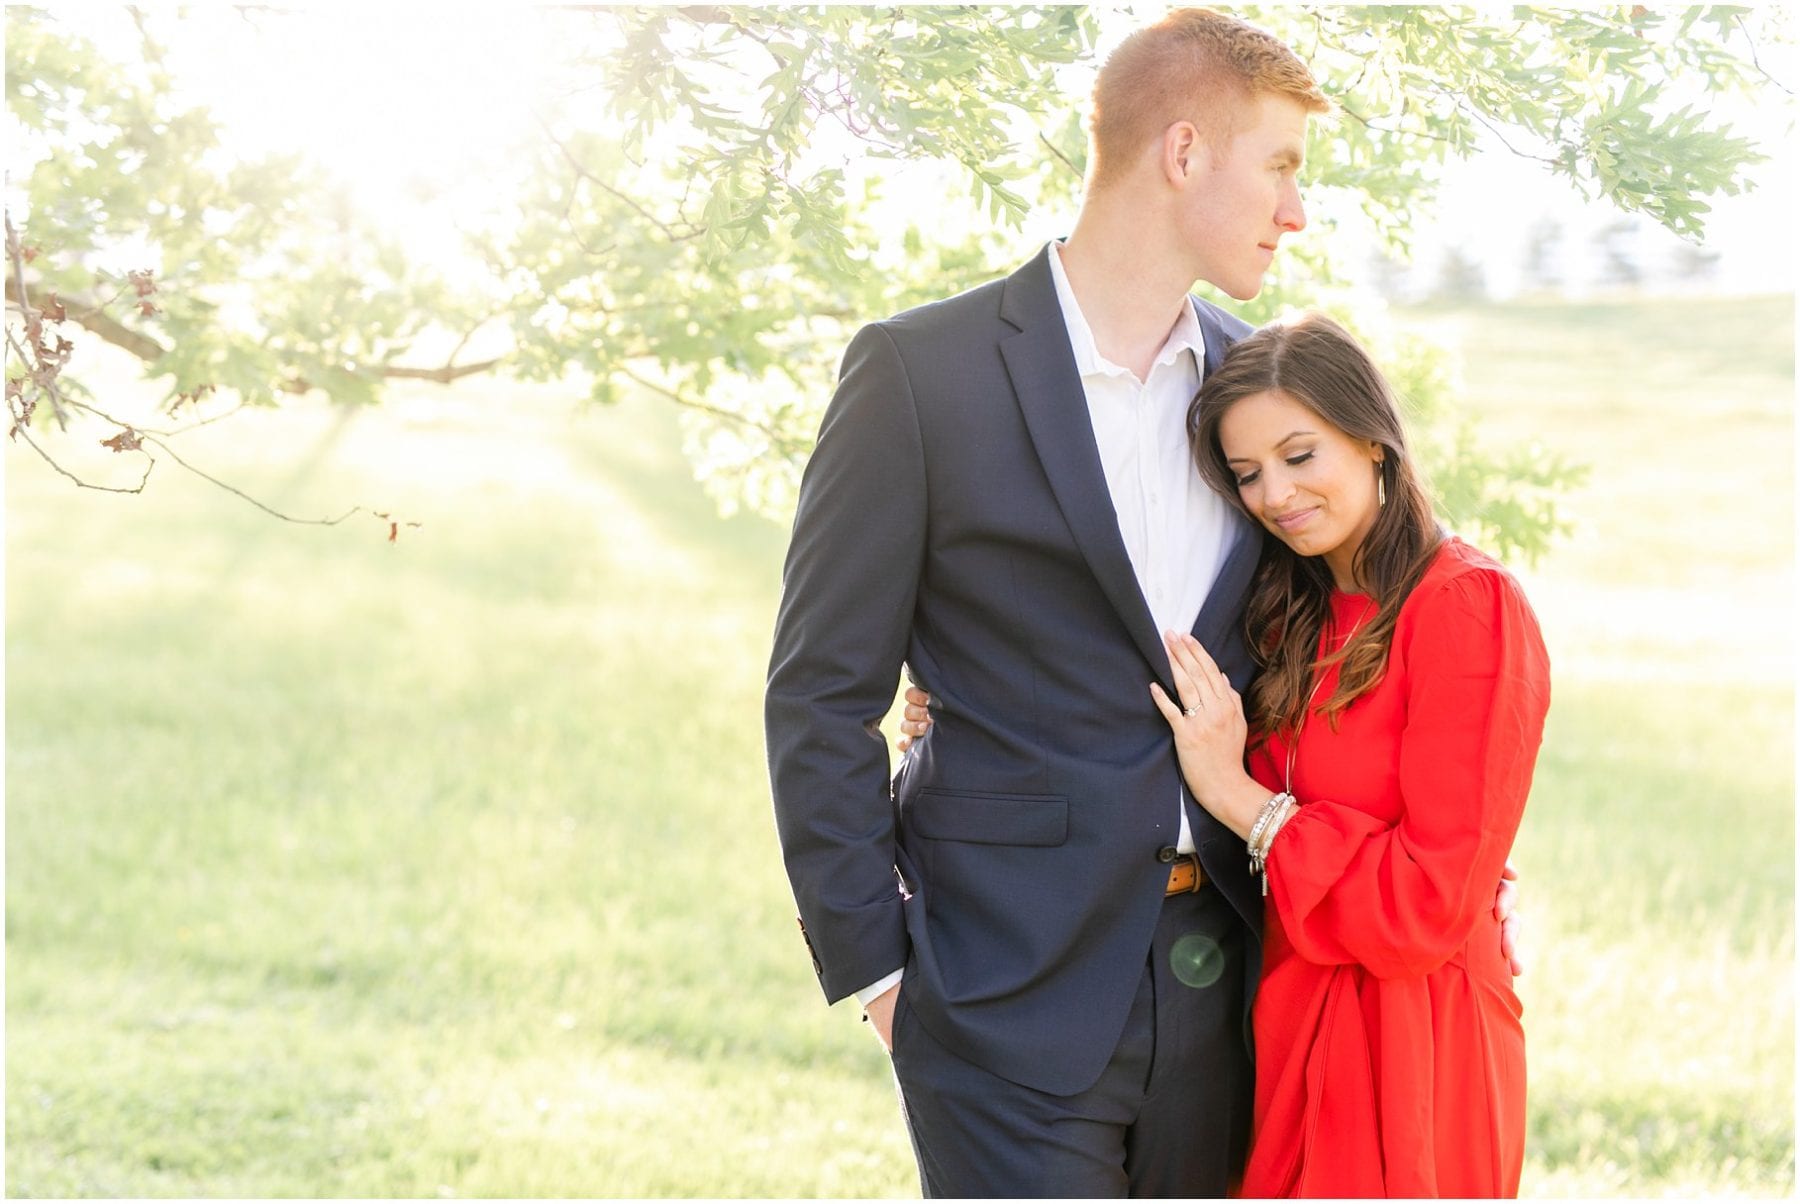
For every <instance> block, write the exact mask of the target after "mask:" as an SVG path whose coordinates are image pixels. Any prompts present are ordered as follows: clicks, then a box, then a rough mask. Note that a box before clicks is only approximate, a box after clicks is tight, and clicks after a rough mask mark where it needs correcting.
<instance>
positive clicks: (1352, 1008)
mask: <svg viewBox="0 0 1800 1204" xmlns="http://www.w3.org/2000/svg"><path fill="white" fill-rule="evenodd" d="M1373 616H1374V603H1373V601H1372V600H1371V599H1370V598H1368V597H1366V596H1364V595H1361V594H1347V593H1342V592H1339V593H1336V594H1334V595H1333V597H1332V616H1331V622H1330V623H1329V624H1328V625H1327V629H1326V631H1325V633H1324V636H1323V638H1322V641H1321V648H1320V651H1321V654H1324V653H1328V652H1330V651H1333V650H1335V649H1336V648H1338V647H1340V646H1341V645H1342V644H1343V642H1344V641H1345V640H1346V639H1347V638H1348V637H1349V636H1350V635H1351V634H1352V633H1353V632H1354V631H1355V630H1356V629H1357V628H1358V627H1359V626H1360V625H1363V624H1366V623H1367V622H1368V621H1371V620H1372V619H1373ZM1335 675H1336V669H1335V667H1328V668H1326V669H1325V670H1324V671H1323V675H1322V676H1321V678H1320V679H1319V681H1318V683H1317V693H1316V698H1317V700H1318V701H1319V702H1320V703H1323V701H1324V700H1326V699H1328V698H1329V697H1330V696H1331V693H1332V691H1333V690H1334V689H1335V686H1336V676H1335ZM1549 701H1550V686H1549V657H1548V655H1547V653H1546V652H1545V649H1544V644H1543V640H1542V637H1541V635H1540V634H1539V630H1538V624H1537V620H1536V617H1535V616H1534V615H1533V614H1532V612H1531V608H1530V606H1529V605H1528V604H1527V603H1526V601H1525V598H1524V595H1523V594H1522V593H1521V592H1520V590H1519V587H1518V585H1517V583H1516V582H1514V580H1513V579H1512V577H1511V576H1509V575H1508V574H1507V573H1506V571H1505V570H1504V569H1502V568H1501V567H1500V566H1499V565H1498V564H1496V563H1495V562H1494V561H1492V560H1490V559H1489V558H1487V557H1486V556H1484V555H1482V554H1481V553H1480V552H1478V551H1476V550H1475V549H1473V548H1471V547H1469V546H1468V545H1467V544H1464V543H1462V542H1461V541H1459V540H1455V539H1450V540H1447V541H1445V543H1444V545H1443V547H1442V548H1441V550H1440V551H1439V552H1438V554H1437V557H1436V559H1435V560H1434V561H1433V563H1432V565H1431V567H1430V568H1429V569H1428V570H1427V571H1426V574H1425V576H1424V577H1423V579H1422V580H1421V581H1420V583H1419V584H1418V586H1417V587H1415V588H1414V590H1413V591H1412V593H1411V594H1410V595H1409V596H1408V597H1407V599H1406V601H1405V602H1404V604H1403V605H1402V606H1401V609H1400V614H1399V617H1398V620H1397V622H1396V626H1395V630H1394V637H1393V644H1392V648H1391V651H1390V653H1389V657H1388V664H1387V668H1386V670H1385V672H1384V674H1383V676H1382V678H1381V680H1380V681H1379V683H1378V684H1377V685H1376V686H1375V687H1374V688H1373V689H1372V690H1371V691H1369V692H1368V693H1366V694H1364V695H1363V696H1362V697H1360V698H1358V699H1357V700H1356V701H1355V702H1354V703H1352V704H1351V705H1350V706H1349V707H1348V708H1347V709H1345V710H1344V711H1343V712H1342V713H1341V714H1340V715H1339V716H1338V717H1337V723H1336V725H1335V728H1334V726H1333V724H1332V723H1331V722H1330V721H1329V720H1328V719H1327V717H1326V716H1325V715H1324V714H1323V713H1322V712H1321V711H1319V710H1315V711H1314V713H1313V714H1311V715H1309V716H1308V718H1307V720H1306V722H1305V723H1304V724H1303V725H1302V726H1301V728H1300V732H1299V735H1298V738H1297V740H1296V741H1295V742H1294V743H1293V746H1292V747H1290V745H1289V744H1288V743H1287V742H1284V741H1283V740H1281V739H1279V738H1272V739H1270V740H1269V741H1267V742H1266V743H1264V744H1263V745H1262V746H1260V747H1258V748H1256V749H1255V750H1254V751H1253V752H1252V755H1251V758H1250V769H1251V772H1252V774H1253V775H1254V776H1255V777H1256V779H1257V780H1258V781H1259V782H1260V783H1261V784H1263V785H1265V786H1267V787H1269V788H1270V789H1271V790H1280V789H1283V788H1284V786H1285V787H1286V788H1288V789H1291V791H1292V793H1293V794H1294V795H1295V797H1296V798H1297V799H1299V801H1300V806H1299V807H1298V809H1297V810H1296V811H1295V812H1294V814H1293V815H1292V817H1291V818H1290V819H1289V820H1288V822H1287V823H1286V825H1285V826H1283V827H1282V829H1281V830H1280V831H1279V832H1278V833H1277V834H1276V838H1275V841H1274V843H1273V845H1272V846H1271V848H1270V851H1269V855H1268V863H1267V864H1268V877H1269V899H1268V906H1267V912H1266V917H1265V938H1264V940H1265V943H1264V949H1263V977H1262V982H1261V985H1260V987H1259V988H1258V992H1257V998H1256V1004H1255V1012H1254V1024H1255V1036H1256V1105H1255V1120H1254V1130H1253V1136H1252V1139H1251V1149H1250V1158H1249V1163H1248V1165H1247V1167H1246V1169H1245V1173H1244V1179H1243V1183H1242V1185H1241V1188H1240V1191H1239V1194H1240V1195H1243V1196H1247V1197H1292V1196H1309V1197H1317V1196H1354V1197H1382V1196H1387V1197H1396V1196H1398V1197H1422V1196H1458V1197H1499V1196H1514V1195H1517V1194H1518V1189H1519V1175H1520V1170H1521V1167H1522V1165H1523V1162H1524V1156H1525V1035H1524V1030H1523V1028H1522V1027H1521V1024H1520V1016H1521V1008H1520V1004H1519V1000H1518V997H1517V996H1516V995H1514V994H1513V990H1512V977H1511V973H1510V971H1509V969H1508V966H1507V964H1506V960H1505V958H1504V957H1502V955H1501V952H1500V926H1499V924H1498V922H1497V921H1496V920H1495V919H1494V916H1493V898H1494V890H1495V887H1496V884H1497V883H1498V882H1499V880H1500V873H1501V869H1502V866H1503V864H1504V862H1505V860H1506V857H1507V853H1508V851H1509V850H1510V848H1511V846H1512V841H1513V837H1514V835H1515V834H1516V833H1517V831H1518V826H1519V821H1520V817H1521V816H1522V814H1523V812H1524V808H1525V799H1526V796H1527V794H1528V793H1529V792H1530V788H1531V775H1532V769H1533V766H1534V764H1535V762H1536V757H1537V751H1538V746H1539V743H1540V741H1541V739H1542V735H1543V726H1544V716H1545V713H1546V711H1547V710H1548V707H1549ZM1290 754H1291V755H1290ZM1290 772H1291V775H1292V781H1291V786H1289V785H1288V784H1287V782H1286V779H1287V777H1288V775H1289V773H1290Z"/></svg>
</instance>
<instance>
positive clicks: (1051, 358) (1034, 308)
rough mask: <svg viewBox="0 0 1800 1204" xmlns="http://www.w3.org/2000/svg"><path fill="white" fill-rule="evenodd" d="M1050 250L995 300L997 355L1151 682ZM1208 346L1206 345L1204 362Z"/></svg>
mask: <svg viewBox="0 0 1800 1204" xmlns="http://www.w3.org/2000/svg"><path fill="white" fill-rule="evenodd" d="M1049 255H1050V250H1049V248H1048V247H1046V248H1045V249H1044V250H1043V251H1041V252H1039V253H1038V256H1037V258H1035V259H1033V260H1032V261H1031V262H1030V263H1028V264H1026V265H1025V266H1024V267H1022V268H1020V269H1019V270H1018V271H1017V272H1015V273H1013V275H1012V276H1010V277H1009V278H1008V279H1007V281H1006V288H1005V292H1004V293H1003V294H1002V296H1001V299H1000V316H1001V317H1002V318H1003V319H1005V320H1006V321H1007V322H1010V323H1011V324H1012V325H1013V326H1015V327H1017V328H1018V333H1017V334H1014V335H1010V336H1008V337H1006V338H1004V339H1002V340H1001V341H1000V355H1001V358H1002V359H1004V360H1005V361H1006V370H1007V373H1008V375H1009V376H1010V377H1011V378H1012V384H1013V392H1014V393H1016V394H1017V395H1018V399H1019V409H1020V410H1021V411H1022V412H1023V414H1024V416H1025V426H1026V429H1027V430H1029V431H1030V432H1031V441H1032V444H1033V446H1034V447H1035V448H1036V449H1037V454H1038V460H1039V462H1040V463H1041V464H1042V465H1043V468H1044V475H1045V476H1047V477H1048V478H1049V479H1050V489H1051V492H1053V493H1054V494H1055V495H1056V504H1057V506H1058V507H1059V508H1060V509H1061V510H1062V513H1063V518H1064V520H1065V521H1066V522H1067V523H1068V524H1069V530H1070V531H1071V532H1073V533H1074V536H1075V544H1076V546H1077V547H1079V548H1080V549H1081V555H1082V557H1083V558H1084V559H1085V560H1086V561H1087V563H1088V567H1089V568H1090V569H1091V570H1092V571H1093V574H1094V579H1095V581H1097V582H1098V583H1099V585H1100V588H1101V590H1102V591H1103V592H1104V593H1105V594H1106V597H1107V600H1108V601H1109V602H1111V603H1112V606H1113V609H1114V610H1115V611H1117V612H1118V615H1119V619H1120V620H1121V621H1122V622H1123V623H1124V624H1125V629H1126V630H1127V631H1128V632H1130V633H1131V639H1132V642H1133V643H1134V644H1136V645H1137V647H1138V651H1140V652H1142V653H1143V655H1144V659H1145V660H1146V661H1147V662H1149V664H1150V666H1151V667H1152V669H1153V670H1155V672H1156V676H1157V677H1158V678H1159V679H1163V678H1166V677H1167V676H1168V668H1169V658H1168V654H1167V653H1166V652H1165V651H1163V646H1162V637H1161V636H1160V635H1159V634H1158V632H1157V630H1156V621H1155V620H1154V619H1153V618H1151V616H1150V606H1149V604H1148V603H1146V602H1145V601H1144V595H1143V593H1142V592H1141V591H1140V590H1139V589H1138V584H1137V573H1136V571H1135V570H1133V569H1132V567H1131V557H1130V556H1129V555H1127V553H1126V551H1125V541H1124V539H1123V538H1122V537H1121V536H1120V535H1119V518H1118V515H1117V513H1115V512H1114V510H1113V504H1112V494H1111V493H1110V492H1109V491H1108V490H1107V487H1106V471H1105V469H1103V468H1102V467H1101V465H1100V449H1099V446H1098V445H1097V444H1096V443H1095V442H1094V424H1093V420H1092V419H1091V418H1090V417H1089V416H1088V408H1087V395H1086V394H1085V393H1084V392H1083V391H1082V388H1081V376H1080V373H1079V372H1077V371H1076V368H1075V353H1074V352H1073V351H1072V350H1070V347H1069V331H1068V326H1067V325H1066V323H1065V322H1064V321H1063V314H1062V306H1061V305H1060V304H1058V302H1057V299H1056V284H1055V281H1054V280H1053V278H1052V277H1051V274H1050V260H1049ZM1210 358H1211V344H1210V341H1209V343H1208V359H1209V360H1210Z"/></svg>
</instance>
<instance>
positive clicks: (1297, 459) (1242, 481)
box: [1236, 448, 1317, 489]
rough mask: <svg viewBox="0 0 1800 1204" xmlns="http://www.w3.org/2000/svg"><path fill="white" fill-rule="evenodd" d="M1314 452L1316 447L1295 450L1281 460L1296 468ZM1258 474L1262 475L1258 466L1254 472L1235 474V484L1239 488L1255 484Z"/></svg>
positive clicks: (1311, 456) (1310, 457)
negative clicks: (1301, 450)
mask: <svg viewBox="0 0 1800 1204" xmlns="http://www.w3.org/2000/svg"><path fill="white" fill-rule="evenodd" d="M1316 452H1317V449H1316V448H1314V449H1311V450H1308V451H1303V452H1297V453H1295V454H1294V455H1291V456H1288V457H1287V458H1286V459H1285V460H1284V461H1283V463H1285V464H1286V465H1287V466H1288V467H1289V468H1298V467H1299V466H1300V465H1302V464H1304V463H1306V462H1307V461H1308V460H1310V459H1312V458H1313V456H1314V454H1315V453H1316ZM1260 476H1262V469H1260V468H1259V469H1257V470H1255V471H1254V472H1246V473H1241V474H1237V477H1236V479H1237V486H1238V488H1239V489H1242V488H1243V487H1244V486H1246V485H1254V484H1256V480H1257V478H1258V477H1260Z"/></svg>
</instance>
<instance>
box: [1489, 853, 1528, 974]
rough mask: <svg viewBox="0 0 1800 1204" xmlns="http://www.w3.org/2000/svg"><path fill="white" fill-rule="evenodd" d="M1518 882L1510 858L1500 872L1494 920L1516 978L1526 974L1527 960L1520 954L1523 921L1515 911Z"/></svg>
mask: <svg viewBox="0 0 1800 1204" xmlns="http://www.w3.org/2000/svg"><path fill="white" fill-rule="evenodd" d="M1518 880H1519V871H1518V870H1517V869H1515V868H1514V867H1513V863H1512V859H1511V858H1508V859H1507V862H1506V867H1505V868H1504V869H1502V870H1501V871H1500V888H1499V889H1498V890H1496V891H1495V892H1494V918H1495V919H1496V920H1499V921H1500V954H1501V956H1502V957H1504V958H1506V962H1507V964H1508V965H1509V966H1511V967H1512V972H1513V977H1514V978H1517V977H1518V976H1519V975H1521V974H1523V973H1525V959H1524V957H1523V956H1522V955H1521V953H1520V952H1519V926H1520V924H1521V923H1523V921H1522V920H1521V919H1520V917H1519V915H1518V913H1517V912H1516V910H1515V909H1516V908H1517V907H1518V905H1519V888H1518V886H1517V885H1515V884H1516V883H1517V882H1518Z"/></svg>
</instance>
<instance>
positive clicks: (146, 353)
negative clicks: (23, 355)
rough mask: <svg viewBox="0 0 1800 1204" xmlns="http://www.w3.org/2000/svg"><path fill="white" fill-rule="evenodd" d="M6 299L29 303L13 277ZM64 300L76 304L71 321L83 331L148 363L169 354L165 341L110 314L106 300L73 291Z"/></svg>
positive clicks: (21, 304)
mask: <svg viewBox="0 0 1800 1204" xmlns="http://www.w3.org/2000/svg"><path fill="white" fill-rule="evenodd" d="M6 299H7V300H8V301H10V302H12V303H13V304H15V305H17V306H19V307H20V308H21V309H22V308H24V307H25V306H26V305H27V304H28V303H27V302H26V301H25V299H24V297H23V296H22V295H21V290H20V289H18V288H15V287H14V282H13V281H11V280H8V281H7V282H6ZM63 300H64V302H65V303H69V302H72V303H73V305H71V306H70V309H69V321H71V322H73V323H75V324H76V325H77V326H79V327H81V328H82V329H83V330H86V331H89V332H91V333H93V334H97V335H99V336H100V337H101V338H102V339H104V340H106V341H107V342H108V343H111V344H112V345H113V346H115V347H122V348H124V349H125V350H126V351H129V352H131V354H133V355H135V356H137V358H139V359H140V360H143V361H144V362H145V363H146V364H154V363H155V362H156V361H157V360H159V359H161V358H162V357H163V356H165V355H167V354H168V348H166V347H164V346H163V345H162V344H161V343H159V342H157V341H156V340H155V339H153V338H151V337H150V336H149V335H147V334H144V333H143V332H142V331H137V330H133V329H132V328H131V327H129V326H127V325H125V323H123V322H121V321H119V320H118V319H117V318H115V317H113V316H112V315H111V314H109V313H107V312H106V309H105V308H104V307H105V305H106V303H105V302H104V301H95V300H94V298H92V297H90V296H88V295H86V294H85V293H80V294H71V295H70V296H68V297H65V298H63ZM115 300H116V298H115ZM75 306H79V307H80V308H75Z"/></svg>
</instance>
